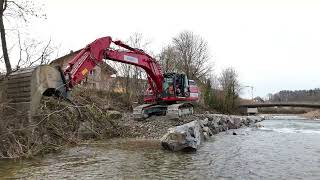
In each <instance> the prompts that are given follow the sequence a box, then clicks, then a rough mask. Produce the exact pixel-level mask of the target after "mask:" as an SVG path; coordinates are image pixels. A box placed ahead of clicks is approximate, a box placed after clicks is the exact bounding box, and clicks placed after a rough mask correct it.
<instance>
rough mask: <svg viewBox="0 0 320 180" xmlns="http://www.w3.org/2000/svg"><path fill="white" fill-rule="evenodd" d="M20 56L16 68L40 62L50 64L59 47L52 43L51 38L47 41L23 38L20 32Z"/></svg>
mask: <svg viewBox="0 0 320 180" xmlns="http://www.w3.org/2000/svg"><path fill="white" fill-rule="evenodd" d="M18 48H19V57H18V63H17V66H16V68H15V70H18V69H20V67H31V66H35V65H40V64H48V63H49V62H50V58H51V56H52V55H53V53H54V51H55V50H56V49H57V47H55V46H54V45H53V44H52V41H51V39H49V40H48V41H47V42H42V41H37V40H35V39H25V40H22V39H21V35H20V32H18Z"/></svg>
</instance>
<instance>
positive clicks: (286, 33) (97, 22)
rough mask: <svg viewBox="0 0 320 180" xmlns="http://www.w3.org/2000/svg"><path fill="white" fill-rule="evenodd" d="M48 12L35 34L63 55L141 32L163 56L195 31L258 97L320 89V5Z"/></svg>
mask: <svg viewBox="0 0 320 180" xmlns="http://www.w3.org/2000/svg"><path fill="white" fill-rule="evenodd" d="M46 13H47V15H48V19H47V20H46V21H41V22H39V23H32V24H31V25H30V27H31V30H32V34H34V35H36V36H37V37H38V38H40V39H48V37H51V38H52V40H53V41H54V42H55V43H57V44H61V50H62V51H64V52H67V51H69V50H71V49H73V50H75V49H79V48H81V47H83V46H85V45H86V44H87V43H89V42H91V41H93V40H94V39H96V38H98V37H102V36H108V35H109V36H112V37H114V38H119V39H122V40H125V39H126V38H127V37H128V36H130V35H131V34H132V33H134V32H140V33H142V34H143V35H144V36H145V37H146V38H148V39H149V40H150V41H151V44H150V49H151V50H152V51H153V52H155V53H158V52H159V51H160V50H161V48H162V47H163V46H165V45H167V44H168V43H169V42H170V41H171V38H172V37H174V36H175V35H177V34H178V33H179V32H180V31H183V30H190V31H193V32H195V33H197V34H199V35H201V36H202V37H203V38H204V39H206V40H207V41H208V44H209V47H210V52H211V55H212V62H213V63H214V69H215V73H216V74H219V73H220V71H221V69H222V68H225V67H229V66H232V67H234V68H235V69H236V70H237V72H238V73H239V77H240V80H241V83H242V84H243V85H253V86H254V95H260V96H265V95H266V94H267V93H269V92H272V93H273V92H276V91H279V90H282V89H310V88H316V87H320V80H319V76H320V71H319V67H320V66H319V65H320V61H319V60H320V51H319V50H320V21H319V20H320V3H319V2H318V1H308V0H303V1H302V0H301V1H296V0H287V1H285V0H283V1H280V0H268V1H259V0H251V1H250V0H244V1H239V0H221V1H214V0H207V1H205V0H196V1H188V0H180V1H179V0H176V1H173V0H159V1H152V0H135V1H132V0H127V1H126V0H116V1H111V0H110V1H109V0H91V1H81V0H68V1H66V0H52V1H49V0H48V1H47V2H46ZM247 91H248V90H245V92H247ZM244 95H245V96H248V95H247V94H244Z"/></svg>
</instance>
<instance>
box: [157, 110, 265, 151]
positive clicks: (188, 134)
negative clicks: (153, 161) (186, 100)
mask: <svg viewBox="0 0 320 180" xmlns="http://www.w3.org/2000/svg"><path fill="white" fill-rule="evenodd" d="M196 117H197V120H194V121H192V122H189V123H187V124H184V125H181V126H176V127H173V128H169V129H168V132H167V133H166V134H165V135H164V136H163V137H162V138H161V145H162V147H163V148H164V149H167V150H171V151H180V150H197V149H198V148H199V146H200V145H201V143H202V142H203V141H204V140H206V139H209V137H210V136H212V135H214V134H217V133H219V132H222V131H227V130H229V129H238V128H241V127H245V126H250V125H254V124H255V123H257V122H260V121H262V120H264V117H263V116H234V115H231V116H230V115H223V114H201V115H196Z"/></svg>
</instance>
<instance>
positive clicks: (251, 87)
mask: <svg viewBox="0 0 320 180" xmlns="http://www.w3.org/2000/svg"><path fill="white" fill-rule="evenodd" d="M243 88H250V89H251V100H252V101H253V86H243Z"/></svg>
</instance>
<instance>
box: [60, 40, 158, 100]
mask: <svg viewBox="0 0 320 180" xmlns="http://www.w3.org/2000/svg"><path fill="white" fill-rule="evenodd" d="M112 43H113V44H115V45H117V46H119V47H121V48H123V49H124V50H119V49H112V48H111V47H110V46H111V44H112ZM103 59H109V60H112V61H116V62H120V63H125V64H131V65H134V66H138V67H140V68H142V69H144V70H145V72H146V73H147V77H148V83H149V86H150V88H151V89H152V91H153V94H154V95H155V96H156V97H157V96H159V95H161V93H162V91H163V87H162V86H163V79H164V77H163V74H162V71H161V67H160V65H159V64H158V63H157V62H156V60H155V59H153V58H152V57H151V56H150V55H148V54H147V53H145V52H144V51H142V50H139V49H136V48H132V47H130V46H129V45H126V44H124V43H123V42H121V41H112V38H111V37H109V36H107V37H103V38H99V39H96V40H95V41H93V42H92V43H90V44H88V45H87V46H86V47H85V48H84V49H82V50H81V51H80V52H79V53H78V54H77V55H76V56H75V57H74V58H73V59H72V60H71V61H70V62H69V65H68V67H67V68H66V69H65V71H64V76H65V79H66V86H67V89H68V90H70V89H71V88H73V87H74V86H76V85H77V84H79V83H80V82H81V81H82V80H83V79H84V78H85V76H86V75H87V74H88V73H89V72H90V71H91V70H92V69H93V68H94V67H95V66H97V65H99V64H101V63H102V62H103Z"/></svg>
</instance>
